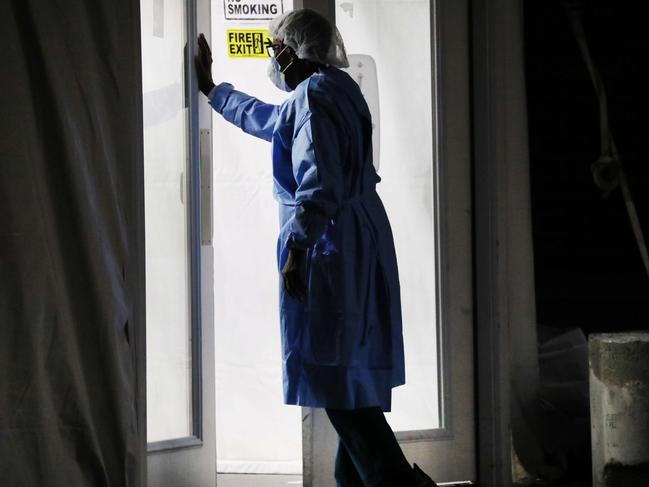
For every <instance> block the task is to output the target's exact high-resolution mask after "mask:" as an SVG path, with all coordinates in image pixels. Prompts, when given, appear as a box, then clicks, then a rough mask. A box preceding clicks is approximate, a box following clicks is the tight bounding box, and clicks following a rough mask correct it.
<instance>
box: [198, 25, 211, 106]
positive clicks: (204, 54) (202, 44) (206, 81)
mask: <svg viewBox="0 0 649 487" xmlns="http://www.w3.org/2000/svg"><path fill="white" fill-rule="evenodd" d="M194 65H195V66H196V77H197V78H198V89H199V90H201V93H203V94H204V95H205V96H207V95H209V93H210V91H212V88H214V81H212V51H211V50H210V46H209V44H208V43H207V39H205V36H204V35H203V34H201V35H199V36H198V55H197V56H195V57H194Z"/></svg>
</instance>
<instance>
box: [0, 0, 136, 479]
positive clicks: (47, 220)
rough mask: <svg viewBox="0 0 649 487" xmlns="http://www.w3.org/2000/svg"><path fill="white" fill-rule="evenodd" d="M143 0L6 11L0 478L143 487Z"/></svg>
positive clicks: (1, 55)
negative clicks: (138, 386) (139, 412)
mask: <svg viewBox="0 0 649 487" xmlns="http://www.w3.org/2000/svg"><path fill="white" fill-rule="evenodd" d="M138 25H139V11H138V2H132V1H126V0H93V2H85V1H81V0H77V1H75V0H59V1H56V2H40V1H39V2H37V1H35V0H15V1H5V2H2V3H1V4H0V59H1V61H2V64H3V76H2V89H1V90H0V113H1V114H2V117H1V119H0V215H1V218H2V227H1V229H0V317H1V318H0V323H1V326H0V484H2V485H3V486H11V487H21V486H26V487H27V486H29V487H34V486H75V487H81V486H92V487H99V486H119V487H124V486H135V485H139V484H138V482H137V478H138V475H139V474H138V466H139V463H138V462H137V460H138V454H137V452H138V428H137V422H136V408H135V373H134V372H135V371H134V356H135V355H134V352H133V349H132V343H133V340H132V337H133V336H134V329H133V328H132V324H133V320H132V313H133V296H134V295H136V293H135V292H134V291H135V288H134V283H135V279H136V278H138V276H139V275H140V274H139V272H140V269H138V268H136V267H135V266H134V261H133V259H132V258H133V255H134V254H133V248H134V247H133V244H134V240H133V238H134V235H136V231H135V230H136V229H135V228H134V225H135V223H136V218H135V211H136V206H135V203H136V202H135V195H136V191H137V188H136V186H135V184H136V181H137V180H138V179H137V178H136V177H135V174H136V168H137V167H138V164H141V154H140V145H139V144H140V142H139V139H140V134H141V122H140V115H139V113H141V99H140V97H141V95H140V93H141V92H140V84H139V69H140V65H139V54H138V53H139V30H138Z"/></svg>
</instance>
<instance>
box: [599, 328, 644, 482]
mask: <svg viewBox="0 0 649 487" xmlns="http://www.w3.org/2000/svg"><path fill="white" fill-rule="evenodd" d="M589 361H590V380H589V382H590V414H591V432H592V440H591V442H592V454H593V487H649V332H635V333H614V334H597V335H591V336H590V339H589Z"/></svg>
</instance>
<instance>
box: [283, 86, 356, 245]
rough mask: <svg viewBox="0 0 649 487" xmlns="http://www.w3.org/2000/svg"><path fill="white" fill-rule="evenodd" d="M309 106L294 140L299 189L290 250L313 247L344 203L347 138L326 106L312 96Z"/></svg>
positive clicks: (295, 168)
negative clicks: (344, 166) (344, 168)
mask: <svg viewBox="0 0 649 487" xmlns="http://www.w3.org/2000/svg"><path fill="white" fill-rule="evenodd" d="M309 107H310V110H309V112H308V113H307V115H306V116H305V120H304V122H303V124H302V125H301V127H300V128H299V129H298V131H297V133H296V135H295V138H294V140H293V148H292V166H293V176H294V178H295V181H296V183H297V190H296V192H295V205H296V207H295V216H294V217H293V219H292V220H291V222H290V234H289V236H288V239H287V242H286V246H287V248H289V249H290V248H299V249H307V248H310V247H312V246H313V245H314V244H315V242H316V241H317V240H318V239H319V238H320V237H321V236H322V235H323V234H324V233H325V232H326V230H327V225H328V222H329V221H330V220H331V219H332V218H334V217H335V216H336V214H337V213H338V211H339V210H340V207H341V206H342V203H343V191H344V183H343V164H344V154H346V147H347V144H348V142H347V137H345V135H344V132H343V130H342V128H341V124H340V123H336V122H335V121H334V119H333V118H332V116H331V112H330V111H328V110H326V107H323V106H322V105H320V104H319V103H318V101H317V100H314V99H312V98H311V97H309ZM323 108H324V109H323Z"/></svg>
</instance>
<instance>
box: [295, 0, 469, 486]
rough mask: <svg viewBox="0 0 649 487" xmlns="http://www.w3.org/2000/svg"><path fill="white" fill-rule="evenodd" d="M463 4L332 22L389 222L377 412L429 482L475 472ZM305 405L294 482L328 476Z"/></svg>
mask: <svg viewBox="0 0 649 487" xmlns="http://www.w3.org/2000/svg"><path fill="white" fill-rule="evenodd" d="M466 8H467V6H466V3H465V2H457V1H450V0H438V1H434V0H432V1H429V0H408V1H397V0H353V1H349V2H336V6H335V19H336V25H337V26H338V29H339V30H340V33H341V35H342V38H343V40H344V42H345V46H346V49H347V52H348V54H349V58H350V64H351V65H350V68H349V70H348V72H349V73H350V75H351V76H352V77H353V78H354V79H355V80H356V81H357V83H358V84H359V85H360V87H361V90H362V91H363V93H364V95H365V97H366V99H367V101H368V105H369V106H370V110H371V111H372V118H373V121H374V140H373V144H374V155H375V158H376V159H377V160H376V161H375V166H376V167H378V172H379V175H380V176H381V178H382V181H381V183H380V184H379V185H378V186H377V190H378V192H379V194H380V195H381V198H382V200H383V202H384V204H385V206H386V210H387V212H388V216H389V218H390V222H391V224H392V228H393V232H394V238H395V246H396V251H397V259H398V263H399V274H400V282H401V298H402V308H403V326H404V342H405V357H406V385H404V386H401V387H398V388H396V389H394V391H393V408H392V412H391V413H388V414H387V415H386V416H387V418H388V421H389V422H390V424H391V426H392V428H393V429H394V431H395V432H396V434H397V438H398V439H399V441H400V443H401V444H402V447H403V449H404V452H405V453H406V456H407V457H408V459H409V460H410V462H411V463H412V462H416V463H417V464H418V465H420V466H421V467H422V468H423V469H424V470H426V471H427V472H428V473H429V474H430V475H431V476H432V477H433V478H434V479H435V480H436V481H438V480H439V481H461V480H473V479H475V477H476V475H475V442H474V437H475V426H474V422H475V413H474V408H473V402H474V398H473V332H472V327H473V311H472V301H473V291H472V282H471V279H472V272H471V267H472V264H471V259H472V255H471V198H470V195H471V172H470V138H469V137H470V133H469V124H470V121H469V104H468V100H469V84H468V68H467V67H468V60H469V57H468V38H467V24H468V17H467V11H466ZM320 413H321V412H320V411H310V412H309V413H308V414H310V415H311V420H310V421H307V422H306V424H307V425H309V426H308V427H307V428H308V429H309V431H305V437H306V438H305V439H306V441H305V444H308V445H312V450H311V451H310V452H308V453H307V456H306V457H305V461H306V462H307V464H309V463H310V465H311V468H310V469H309V468H307V475H306V478H305V485H307V486H309V485H310V486H314V487H315V486H318V487H319V486H328V485H330V483H331V478H333V473H332V472H333V465H332V460H333V458H332V453H333V452H334V451H335V441H336V437H335V433H333V432H332V430H331V429H330V428H328V427H327V425H326V422H327V420H326V417H325V416H324V414H320Z"/></svg>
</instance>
